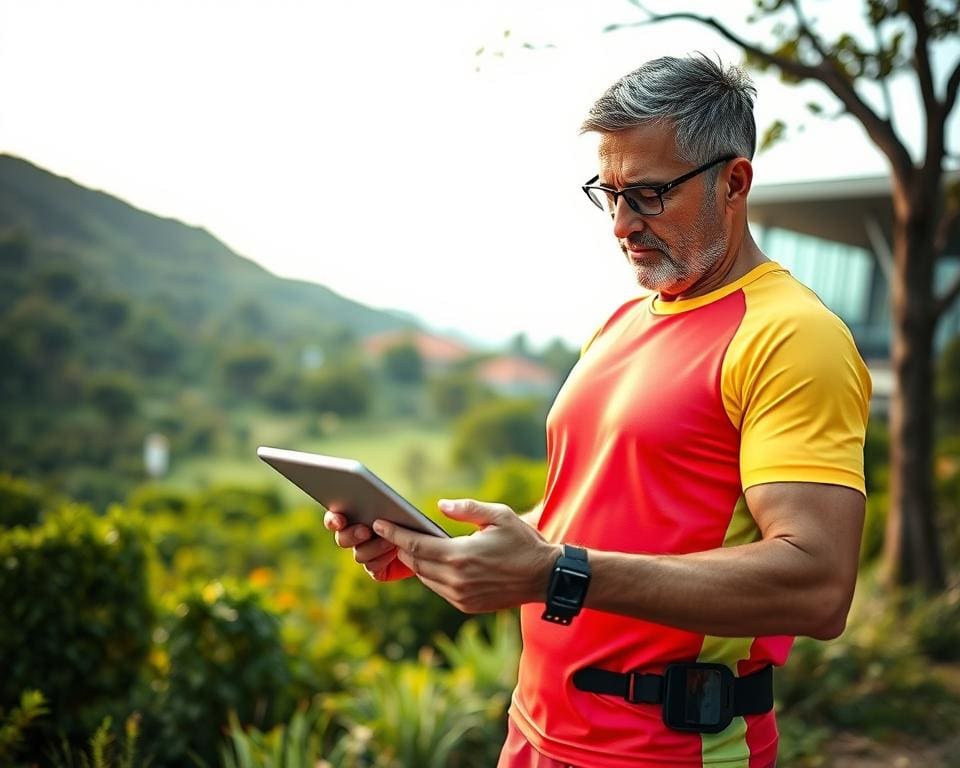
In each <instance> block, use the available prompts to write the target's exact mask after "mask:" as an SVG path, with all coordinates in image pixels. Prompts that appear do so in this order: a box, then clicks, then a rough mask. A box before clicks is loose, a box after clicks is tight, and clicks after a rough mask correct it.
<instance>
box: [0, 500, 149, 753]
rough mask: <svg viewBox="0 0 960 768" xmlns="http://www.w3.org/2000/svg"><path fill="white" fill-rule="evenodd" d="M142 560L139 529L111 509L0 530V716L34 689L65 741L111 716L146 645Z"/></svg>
mask: <svg viewBox="0 0 960 768" xmlns="http://www.w3.org/2000/svg"><path fill="white" fill-rule="evenodd" d="M147 562H148V554H147V544H146V537H145V534H144V531H143V529H142V527H141V526H140V524H139V523H137V522H134V521H131V520H129V519H127V518H126V517H125V516H123V515H121V514H120V513H119V512H118V511H114V512H112V513H111V514H109V515H107V516H106V517H104V518H101V517H97V516H96V515H94V514H93V512H92V511H90V510H89V509H88V508H85V507H76V506H74V507H67V508H64V509H61V510H59V511H58V512H56V513H55V514H53V515H52V516H50V518H49V519H47V520H46V521H45V522H44V523H43V524H42V525H40V526H38V527H36V528H32V529H25V528H15V529H13V530H10V531H0V568H2V571H3V577H2V578H0V605H2V606H3V611H2V612H0V659H3V660H4V661H3V666H4V669H3V674H2V675H0V708H3V709H7V708H9V707H11V706H13V705H14V704H15V703H16V702H17V701H18V700H19V697H20V694H21V692H22V691H25V690H27V689H36V690H39V691H41V692H42V693H43V695H44V697H45V699H46V701H47V703H48V705H49V707H50V712H51V716H52V719H53V721H54V722H55V723H56V724H57V727H58V729H59V730H61V731H62V732H63V733H64V734H65V735H66V736H67V737H68V738H70V739H74V738H78V737H80V736H85V735H87V734H89V733H91V732H92V731H93V730H94V729H95V728H96V727H97V725H98V724H99V723H100V722H101V720H102V719H103V717H104V716H106V715H109V714H116V712H115V708H116V707H122V706H123V705H124V702H126V701H128V700H129V698H130V695H131V692H132V690H133V688H134V685H135V683H136V682H137V679H138V675H139V671H140V669H141V666H142V664H143V661H144V659H145V658H146V656H147V652H148V650H149V646H150V630H151V624H152V620H153V610H152V606H151V603H150V599H149V594H148V588H147V576H146V573H147Z"/></svg>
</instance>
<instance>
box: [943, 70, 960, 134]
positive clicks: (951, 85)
mask: <svg viewBox="0 0 960 768" xmlns="http://www.w3.org/2000/svg"><path fill="white" fill-rule="evenodd" d="M958 87H960V61H958V62H957V66H956V68H955V69H954V70H953V72H952V73H951V75H950V79H949V80H947V95H946V98H945V99H944V100H943V119H944V120H946V119H947V118H948V117H950V112H951V111H952V110H953V105H954V104H956V102H957V88H958Z"/></svg>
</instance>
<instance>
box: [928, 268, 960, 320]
mask: <svg viewBox="0 0 960 768" xmlns="http://www.w3.org/2000/svg"><path fill="white" fill-rule="evenodd" d="M957 296H960V275H957V276H956V278H954V281H953V285H951V286H950V287H949V288H947V292H946V293H944V294H943V296H941V297H940V298H939V299H937V303H936V305H935V306H934V310H933V318H934V320H933V322H934V323H936V322H937V320H939V319H940V318H941V317H943V316H944V315H945V314H946V313H947V312H948V311H950V305H951V304H953V302H954V301H956V299H957Z"/></svg>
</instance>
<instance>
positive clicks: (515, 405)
mask: <svg viewBox="0 0 960 768" xmlns="http://www.w3.org/2000/svg"><path fill="white" fill-rule="evenodd" d="M546 454H547V449H546V438H545V431H544V413H543V406H542V404H541V403H540V402H538V401H536V400H512V399H511V400H500V401H494V402H491V403H487V404H485V405H480V406H477V407H476V408H473V409H471V410H470V411H468V412H467V413H466V414H464V416H463V417H462V418H461V419H460V421H459V423H458V424H457V428H456V435H455V442H454V451H453V455H454V459H455V461H456V462H457V463H458V464H460V465H461V466H476V465H480V464H483V463H485V462H487V461H490V460H496V459H503V458H506V457H508V456H520V457H523V458H528V459H543V458H544V457H545V456H546Z"/></svg>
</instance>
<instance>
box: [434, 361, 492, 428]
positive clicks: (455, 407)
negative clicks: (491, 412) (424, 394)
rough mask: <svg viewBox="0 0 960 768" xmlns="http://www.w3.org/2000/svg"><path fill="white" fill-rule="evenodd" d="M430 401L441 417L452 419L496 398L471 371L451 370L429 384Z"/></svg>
mask: <svg viewBox="0 0 960 768" xmlns="http://www.w3.org/2000/svg"><path fill="white" fill-rule="evenodd" d="M429 392H430V401H431V403H432V404H433V409H434V411H436V413H437V415H439V416H440V417H441V418H446V419H451V418H456V417H458V416H460V415H461V414H463V413H464V412H465V411H467V410H469V409H470V408H473V407H475V406H477V405H480V404H481V403H484V402H488V401H490V400H492V399H493V398H494V395H493V393H492V392H490V390H489V389H487V388H486V387H485V386H484V385H483V384H481V383H480V382H478V381H477V380H476V377H475V376H474V374H473V373H472V372H471V371H461V370H455V371H449V372H447V373H444V374H442V375H439V376H436V377H434V378H433V379H431V380H430V384H429Z"/></svg>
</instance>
